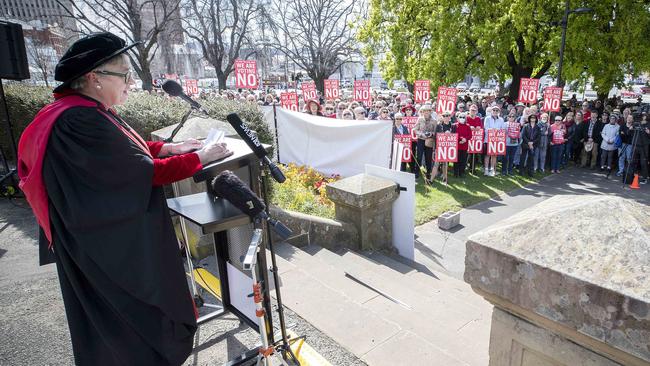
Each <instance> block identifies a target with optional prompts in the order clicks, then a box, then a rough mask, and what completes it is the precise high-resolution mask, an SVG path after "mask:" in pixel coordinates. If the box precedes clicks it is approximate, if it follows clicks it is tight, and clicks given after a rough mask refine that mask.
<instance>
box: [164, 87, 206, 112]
mask: <svg viewBox="0 0 650 366" xmlns="http://www.w3.org/2000/svg"><path fill="white" fill-rule="evenodd" d="M162 89H163V90H164V91H165V93H167V94H169V95H171V96H172V97H179V98H181V99H183V100H184V101H186V102H187V103H189V104H190V106H191V107H192V109H195V110H197V111H200V112H202V113H203V114H206V115H207V114H209V113H208V112H207V111H206V110H205V109H203V107H202V106H201V104H199V102H197V101H196V100H194V99H192V98H190V97H189V96H188V95H187V94H185V93H184V92H183V87H182V86H181V84H179V83H177V82H175V81H174V80H167V81H165V82H164V83H163V85H162Z"/></svg>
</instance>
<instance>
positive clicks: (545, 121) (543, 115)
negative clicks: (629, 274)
mask: <svg viewBox="0 0 650 366" xmlns="http://www.w3.org/2000/svg"><path fill="white" fill-rule="evenodd" d="M541 119H542V122H544V123H547V122H548V114H546V113H544V114H542V118H541Z"/></svg>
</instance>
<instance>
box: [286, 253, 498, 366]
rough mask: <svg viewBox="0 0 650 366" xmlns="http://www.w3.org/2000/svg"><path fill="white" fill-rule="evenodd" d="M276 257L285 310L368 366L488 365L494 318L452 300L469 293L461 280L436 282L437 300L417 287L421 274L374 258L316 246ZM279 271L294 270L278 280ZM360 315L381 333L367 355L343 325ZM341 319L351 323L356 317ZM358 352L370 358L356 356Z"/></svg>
mask: <svg viewBox="0 0 650 366" xmlns="http://www.w3.org/2000/svg"><path fill="white" fill-rule="evenodd" d="M276 252H277V254H278V256H279V258H281V259H278V267H279V268H280V272H281V273H282V279H283V297H284V298H285V304H286V305H287V306H288V307H289V308H291V309H292V310H294V311H296V312H297V313H298V314H299V315H300V316H302V317H303V318H304V319H305V320H307V321H309V322H310V323H312V324H314V326H316V327H318V328H319V329H321V330H322V331H324V332H326V333H327V334H329V335H330V336H331V337H332V338H333V339H335V340H337V341H339V342H341V344H343V345H344V346H345V347H347V348H348V349H350V351H352V352H354V353H355V354H356V355H357V356H359V357H361V358H362V359H363V360H364V361H366V362H368V363H369V364H370V365H399V364H405V363H404V362H406V361H405V360H409V361H408V363H407V364H431V360H439V361H441V363H439V364H444V365H472V366H473V365H477V366H478V365H485V364H487V363H488V340H489V319H490V314H491V312H489V311H487V307H485V308H482V304H481V303H480V302H478V304H479V305H476V304H473V305H470V304H468V303H467V301H465V300H464V299H463V296H465V295H463V296H456V295H457V294H456V293H454V291H457V292H458V291H466V290H467V288H466V287H465V285H464V284H462V283H461V284H460V285H459V284H455V282H459V281H458V280H456V279H453V278H447V277H445V278H444V279H441V280H438V281H440V282H443V281H445V282H446V281H449V282H450V283H449V284H444V285H440V284H439V285H438V288H436V289H434V290H435V293H434V291H433V290H431V287H430V285H425V284H417V283H416V282H418V281H416V280H414V278H415V277H411V276H413V275H415V274H416V273H418V271H416V270H414V269H413V268H410V267H408V266H406V265H405V264H402V263H399V262H396V261H395V263H393V262H391V261H394V260H392V259H391V258H388V257H384V256H382V255H380V254H378V253H372V254H371V255H372V257H373V258H374V259H370V258H367V257H365V256H362V255H359V254H357V253H354V252H351V251H340V252H338V253H334V252H332V251H329V250H327V249H323V248H321V247H318V246H315V245H310V246H307V247H303V248H301V249H298V248H295V247H291V246H289V245H286V244H285V245H280V246H278V247H277V249H276ZM282 266H285V267H287V268H291V269H290V270H288V271H285V272H282ZM346 272H348V273H350V274H352V275H353V276H354V277H356V278H357V279H358V280H360V281H361V282H363V283H365V284H367V285H370V286H372V287H374V288H376V289H378V290H379V291H381V292H384V293H386V294H388V295H390V296H392V297H394V298H396V299H398V300H399V301H401V302H402V303H403V304H399V303H395V302H393V301H391V300H389V299H388V298H386V297H384V296H382V295H379V294H378V293H377V292H376V291H373V290H371V289H369V288H368V287H366V286H364V285H362V284H360V283H358V282H355V281H353V280H352V279H351V278H349V277H346V276H345V273H346ZM300 276H302V277H303V278H302V279H300V278H298V277H300ZM306 287H309V289H308V290H307V289H306ZM456 288H460V290H454V289H456ZM312 291H314V292H312ZM427 291H428V293H427ZM316 293H319V294H318V295H316ZM285 294H287V295H285ZM452 294H454V296H451V295H452ZM474 296H477V295H474ZM331 297H333V298H331ZM468 298H471V297H469V296H468ZM472 299H473V300H474V301H477V300H476V299H475V298H472ZM479 299H480V298H479ZM320 302H324V303H325V304H327V305H326V308H328V309H329V308H332V309H333V310H332V311H330V310H326V309H325V308H324V307H323V306H320V305H318V304H319V303H320ZM308 304H311V305H308ZM404 304H406V306H405V305H404ZM348 309H349V310H348ZM361 310H363V311H365V312H366V313H367V314H364V316H366V317H369V318H368V319H367V320H364V321H373V322H376V324H374V325H370V324H366V325H365V326H367V327H375V328H376V329H375V330H373V331H377V332H379V333H377V334H376V335H375V334H374V333H367V335H366V336H365V337H368V335H372V336H373V337H372V338H373V340H372V341H371V343H372V344H374V346H373V347H370V348H368V347H369V344H368V341H367V340H365V341H364V340H361V339H357V340H351V339H350V338H351V336H350V334H356V335H357V336H359V335H360V333H359V332H357V331H355V329H352V328H354V327H356V326H358V325H355V323H350V324H348V322H347V321H345V320H344V318H343V317H342V316H343V315H342V314H343V313H346V312H347V311H350V312H351V313H356V314H357V316H361V315H360V311H361ZM345 318H347V319H349V320H350V321H351V320H352V319H353V318H354V317H347V316H346V317H345ZM387 324H392V325H394V326H395V327H396V328H390V327H387ZM341 328H342V329H341ZM391 333H392V334H391ZM381 339H383V341H381V342H380V343H375V342H376V341H378V340H381ZM344 342H352V343H351V345H347V344H346V343H344ZM364 342H365V343H364ZM470 344H471V345H472V347H471V350H468V347H467V345H470ZM363 349H367V351H366V352H365V353H358V351H359V350H363ZM405 352H406V353H405ZM435 364H438V363H435Z"/></svg>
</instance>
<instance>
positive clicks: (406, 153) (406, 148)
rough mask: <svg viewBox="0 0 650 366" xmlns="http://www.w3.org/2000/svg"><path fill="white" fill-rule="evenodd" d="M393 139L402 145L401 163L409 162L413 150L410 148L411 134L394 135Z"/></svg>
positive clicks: (411, 158)
mask: <svg viewBox="0 0 650 366" xmlns="http://www.w3.org/2000/svg"><path fill="white" fill-rule="evenodd" d="M395 141H397V142H399V143H400V144H402V145H403V148H402V163H410V162H411V160H413V151H412V150H411V135H402V134H400V135H395Z"/></svg>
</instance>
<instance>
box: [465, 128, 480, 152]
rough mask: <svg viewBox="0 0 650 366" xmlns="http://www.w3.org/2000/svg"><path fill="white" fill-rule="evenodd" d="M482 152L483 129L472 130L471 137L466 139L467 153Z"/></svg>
mask: <svg viewBox="0 0 650 366" xmlns="http://www.w3.org/2000/svg"><path fill="white" fill-rule="evenodd" d="M482 152H483V129H482V128H477V129H475V130H472V138H471V139H469V141H467V153H468V154H481V153H482Z"/></svg>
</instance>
